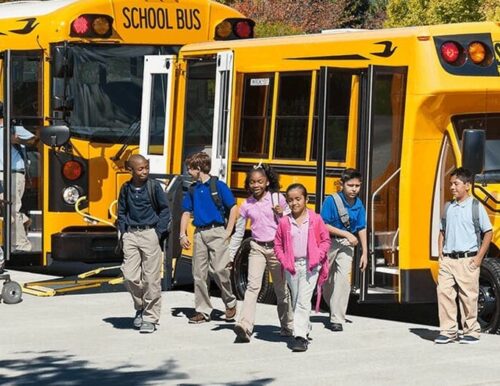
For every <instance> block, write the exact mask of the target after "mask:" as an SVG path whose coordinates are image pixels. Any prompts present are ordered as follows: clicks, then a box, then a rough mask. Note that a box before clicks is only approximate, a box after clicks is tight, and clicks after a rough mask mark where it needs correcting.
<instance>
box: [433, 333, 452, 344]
mask: <svg viewBox="0 0 500 386" xmlns="http://www.w3.org/2000/svg"><path fill="white" fill-rule="evenodd" d="M454 340H455V339H453V338H450V337H449V336H446V335H438V336H437V337H436V339H434V343H437V344H446V343H450V342H453V341H454Z"/></svg>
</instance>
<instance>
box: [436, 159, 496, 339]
mask: <svg viewBox="0 0 500 386" xmlns="http://www.w3.org/2000/svg"><path fill="white" fill-rule="evenodd" d="M472 183H473V175H472V173H471V172H470V170H468V169H465V168H458V169H455V170H454V171H453V172H452V173H451V177H450V191H451V193H452V194H453V197H454V200H453V201H452V202H451V203H450V204H449V205H447V206H445V209H444V214H443V218H442V221H441V232H439V238H438V250H439V274H438V286H437V297H438V308H439V329H440V331H441V332H440V335H439V336H438V337H437V338H436V339H434V342H435V343H439V344H445V343H449V342H452V341H454V340H456V339H457V337H458V323H457V303H456V299H457V295H458V299H459V302H460V312H461V319H462V325H463V337H462V338H461V339H460V343H464V344H473V343H477V342H479V334H480V332H481V327H480V325H479V323H478V321H477V300H478V296H479V272H480V266H481V262H482V261H483V258H484V256H485V255H486V252H487V251H488V248H489V245H490V242H491V238H492V236H493V232H492V229H491V222H490V219H489V218H488V214H487V213H486V210H485V209H484V207H483V206H482V205H481V204H480V203H479V202H478V201H477V200H476V199H475V198H473V197H470V196H469V190H470V188H471V186H472ZM481 234H482V235H483V238H482V241H481Z"/></svg>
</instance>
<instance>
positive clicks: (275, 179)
mask: <svg viewBox="0 0 500 386" xmlns="http://www.w3.org/2000/svg"><path fill="white" fill-rule="evenodd" d="M255 172H258V173H261V174H263V175H264V176H265V177H266V178H267V180H268V181H269V186H268V189H267V190H269V191H271V192H279V191H280V177H279V175H278V173H276V172H275V171H274V169H273V168H272V167H271V166H269V165H268V164H258V165H256V166H252V167H251V168H250V170H249V171H248V172H247V176H246V178H245V189H246V191H247V192H248V193H251V190H250V178H251V177H252V174H253V173H255Z"/></svg>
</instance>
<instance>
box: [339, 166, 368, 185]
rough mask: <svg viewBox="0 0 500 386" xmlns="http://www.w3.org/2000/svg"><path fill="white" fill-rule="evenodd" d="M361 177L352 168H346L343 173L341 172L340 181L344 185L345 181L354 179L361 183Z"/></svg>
mask: <svg viewBox="0 0 500 386" xmlns="http://www.w3.org/2000/svg"><path fill="white" fill-rule="evenodd" d="M362 177H363V176H362V175H361V173H360V172H359V171H357V170H356V169H353V168H347V169H345V170H344V171H343V172H342V175H341V176H340V181H341V182H342V183H343V184H344V183H346V182H347V181H349V180H352V179H354V178H356V179H358V180H360V181H362V180H363V178H362Z"/></svg>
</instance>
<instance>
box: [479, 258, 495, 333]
mask: <svg viewBox="0 0 500 386" xmlns="http://www.w3.org/2000/svg"><path fill="white" fill-rule="evenodd" d="M477 319H478V321H479V324H480V325H481V330H482V331H483V332H487V333H490V334H496V333H499V332H500V331H499V329H500V260H499V259H494V258H485V259H484V261H483V263H482V264H481V273H480V276H479V299H478V313H477Z"/></svg>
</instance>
